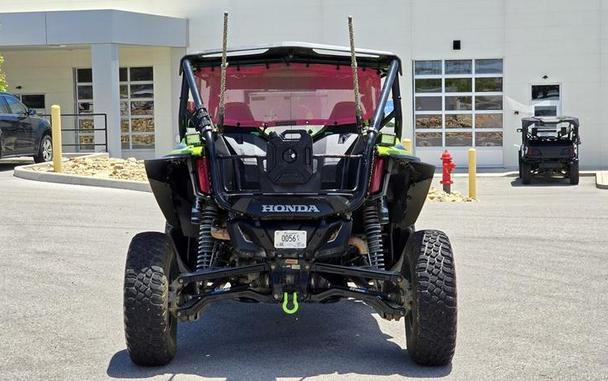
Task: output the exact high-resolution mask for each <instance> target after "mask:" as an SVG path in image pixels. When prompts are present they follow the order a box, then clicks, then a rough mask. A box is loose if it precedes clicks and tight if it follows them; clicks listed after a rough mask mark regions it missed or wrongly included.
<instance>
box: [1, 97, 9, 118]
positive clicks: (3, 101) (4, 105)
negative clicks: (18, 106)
mask: <svg viewBox="0 0 608 381" xmlns="http://www.w3.org/2000/svg"><path fill="white" fill-rule="evenodd" d="M10 113H11V110H10V109H9V108H8V103H6V99H5V98H4V96H3V95H0V114H10Z"/></svg>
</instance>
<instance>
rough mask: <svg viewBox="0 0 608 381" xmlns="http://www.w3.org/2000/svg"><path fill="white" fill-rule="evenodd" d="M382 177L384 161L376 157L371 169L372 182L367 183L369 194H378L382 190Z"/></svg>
mask: <svg viewBox="0 0 608 381" xmlns="http://www.w3.org/2000/svg"><path fill="white" fill-rule="evenodd" d="M383 177H384V159H383V158H381V157H376V158H375V159H374V166H373V169H372V180H371V181H370V183H369V192H368V193H369V194H374V193H378V192H379V191H380V190H381V189H382V179H383Z"/></svg>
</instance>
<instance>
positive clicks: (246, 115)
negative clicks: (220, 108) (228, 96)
mask: <svg viewBox="0 0 608 381" xmlns="http://www.w3.org/2000/svg"><path fill="white" fill-rule="evenodd" d="M224 124H225V125H229V126H239V125H245V126H247V127H255V126H256V122H255V118H254V117H253V114H252V113H251V109H250V108H249V106H248V105H247V104H246V103H243V102H229V103H226V105H225V106H224Z"/></svg>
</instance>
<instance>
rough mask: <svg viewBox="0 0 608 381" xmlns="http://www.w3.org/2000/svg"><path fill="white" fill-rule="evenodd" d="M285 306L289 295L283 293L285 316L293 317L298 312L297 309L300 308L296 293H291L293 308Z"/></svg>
mask: <svg viewBox="0 0 608 381" xmlns="http://www.w3.org/2000/svg"><path fill="white" fill-rule="evenodd" d="M287 304H289V293H287V292H284V293H283V312H285V313H286V314H287V315H293V314H295V313H296V312H298V309H299V308H300V304H298V293H297V292H294V293H293V307H292V308H289V307H287Z"/></svg>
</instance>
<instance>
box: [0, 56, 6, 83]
mask: <svg viewBox="0 0 608 381" xmlns="http://www.w3.org/2000/svg"><path fill="white" fill-rule="evenodd" d="M3 63H4V57H2V54H0V91H6V88H7V86H6V76H5V75H4V73H3V72H2V64H3Z"/></svg>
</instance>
